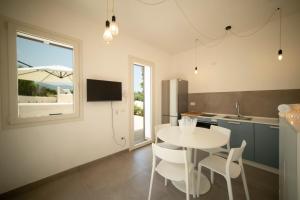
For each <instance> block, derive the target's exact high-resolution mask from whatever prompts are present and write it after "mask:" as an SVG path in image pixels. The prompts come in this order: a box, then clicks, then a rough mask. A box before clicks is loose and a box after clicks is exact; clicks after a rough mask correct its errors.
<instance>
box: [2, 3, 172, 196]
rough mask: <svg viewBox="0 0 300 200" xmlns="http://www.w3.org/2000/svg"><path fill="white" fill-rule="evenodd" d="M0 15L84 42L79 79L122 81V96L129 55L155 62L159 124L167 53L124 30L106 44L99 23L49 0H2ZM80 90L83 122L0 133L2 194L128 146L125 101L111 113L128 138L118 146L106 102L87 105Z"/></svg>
mask: <svg viewBox="0 0 300 200" xmlns="http://www.w3.org/2000/svg"><path fill="white" fill-rule="evenodd" d="M103 10H104V9H103ZM0 14H2V15H5V16H8V17H11V18H14V19H17V20H20V21H22V22H26V23H29V24H32V25H36V26H39V27H42V28H46V29H48V30H52V31H55V32H58V33H62V34H66V35H69V36H72V37H75V38H78V39H80V40H82V44H83V47H82V69H83V70H82V71H83V79H84V80H85V79H86V78H98V79H108V80H115V81H122V82H123V91H124V93H125V97H128V82H129V80H128V76H129V67H128V56H129V55H133V56H136V57H140V58H143V59H146V60H149V61H152V62H153V63H155V71H154V78H155V80H154V83H155V91H157V92H156V93H155V96H154V101H155V105H157V106H156V107H155V112H154V115H155V122H154V124H155V123H157V122H159V121H160V94H161V92H160V89H161V88H160V82H161V81H160V80H161V79H165V78H168V77H167V76H165V75H166V72H167V71H168V70H167V67H168V66H169V64H170V63H169V62H170V61H171V57H170V55H169V54H168V53H165V52H163V51H161V50H159V49H156V48H153V47H152V46H150V45H148V44H145V43H143V42H140V41H137V40H135V39H132V38H130V37H127V36H126V35H124V34H123V33H122V30H120V31H121V32H120V36H118V38H116V39H115V40H114V41H113V42H112V44H111V45H110V46H107V45H105V44H104V42H103V40H102V33H103V28H104V27H103V22H102V21H101V22H99V23H98V24H96V23H93V22H91V21H89V20H87V19H85V18H83V17H81V16H78V15H76V13H75V12H71V11H69V10H68V9H67V8H64V7H60V6H59V5H54V4H52V3H51V1H35V0H27V1H17V0H11V1H1V2H0ZM84 82H85V81H84ZM83 88H84V95H83V97H84V119H83V120H81V121H74V122H69V123H60V124H54V125H44V126H36V127H28V128H19V129H12V130H2V131H1V132H0V193H3V192H6V191H9V190H11V189H14V188H16V187H20V186H22V185H25V184H28V183H30V182H34V181H36V180H39V179H41V178H44V177H47V176H50V175H53V174H56V173H58V172H61V171H64V170H66V169H69V168H72V167H75V166H78V165H80V164H83V163H86V162H89V161H93V160H95V159H98V158H101V157H103V156H106V155H109V154H112V153H115V152H118V151H120V150H122V149H125V148H128V135H129V131H128V125H129V123H128V117H129V116H128V115H129V114H128V113H129V111H128V103H129V102H128V99H127V98H124V100H123V101H122V102H119V103H114V109H115V110H119V111H120V112H119V114H118V115H115V124H117V125H116V126H115V129H116V133H117V135H119V136H120V137H121V136H124V137H126V139H127V146H126V147H123V148H122V147H120V146H118V145H116V144H115V143H114V141H113V138H112V130H111V121H110V117H109V116H110V104H109V103H86V101H85V99H86V91H85V88H86V85H85V83H84V85H83Z"/></svg>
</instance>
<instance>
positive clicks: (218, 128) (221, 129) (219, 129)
mask: <svg viewBox="0 0 300 200" xmlns="http://www.w3.org/2000/svg"><path fill="white" fill-rule="evenodd" d="M210 130H212V131H213V132H217V133H221V134H223V135H225V136H226V137H228V143H227V150H228V151H229V150H230V144H229V143H230V135H231V130H230V129H228V128H224V127H221V126H214V125H211V126H210Z"/></svg>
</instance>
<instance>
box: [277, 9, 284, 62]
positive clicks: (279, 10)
mask: <svg viewBox="0 0 300 200" xmlns="http://www.w3.org/2000/svg"><path fill="white" fill-rule="evenodd" d="M277 10H278V12H279V50H278V60H279V61H281V60H282V58H283V55H282V49H281V31H282V27H281V23H282V18H281V17H282V16H281V9H280V8H277Z"/></svg>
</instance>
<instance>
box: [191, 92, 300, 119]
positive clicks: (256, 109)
mask: <svg viewBox="0 0 300 200" xmlns="http://www.w3.org/2000/svg"><path fill="white" fill-rule="evenodd" d="M188 99H189V111H191V112H192V111H195V112H211V113H224V114H236V109H235V102H236V101H238V102H239V104H240V113H241V114H242V115H249V116H260V117H278V110H277V107H278V105H280V104H295V103H300V89H290V90H262V91H243V92H215V93H190V94H189V97H188ZM192 102H194V103H195V104H193V103H192ZM191 103H192V104H191Z"/></svg>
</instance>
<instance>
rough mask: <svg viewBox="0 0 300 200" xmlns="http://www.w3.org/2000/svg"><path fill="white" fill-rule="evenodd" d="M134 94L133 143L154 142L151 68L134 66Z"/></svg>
mask: <svg viewBox="0 0 300 200" xmlns="http://www.w3.org/2000/svg"><path fill="white" fill-rule="evenodd" d="M133 92H134V94H133V96H134V102H133V104H134V105H133V115H134V116H133V127H134V136H133V143H134V145H138V144H142V143H144V142H147V141H151V140H152V134H151V123H152V122H151V116H152V113H151V110H152V108H151V68H150V66H143V65H140V64H134V65H133Z"/></svg>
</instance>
